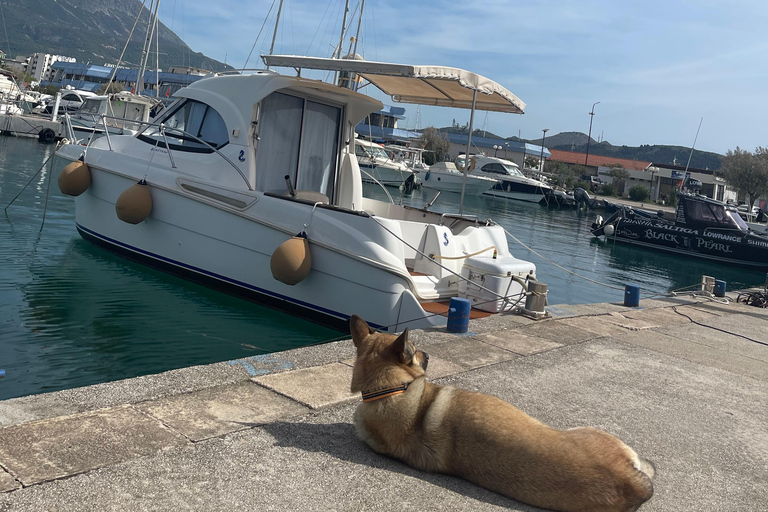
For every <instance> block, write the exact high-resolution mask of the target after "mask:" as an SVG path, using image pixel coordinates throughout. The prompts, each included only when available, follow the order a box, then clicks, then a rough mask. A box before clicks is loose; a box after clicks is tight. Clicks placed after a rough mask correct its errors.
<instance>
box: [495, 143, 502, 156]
mask: <svg viewBox="0 0 768 512" xmlns="http://www.w3.org/2000/svg"><path fill="white" fill-rule="evenodd" d="M500 149H501V146H497V145H496V144H494V145H493V157H494V158H496V154H497V153H498V152H499V150H500Z"/></svg>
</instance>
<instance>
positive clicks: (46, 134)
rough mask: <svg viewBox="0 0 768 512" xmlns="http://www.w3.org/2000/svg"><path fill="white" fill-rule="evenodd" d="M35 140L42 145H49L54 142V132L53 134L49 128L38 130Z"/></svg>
mask: <svg viewBox="0 0 768 512" xmlns="http://www.w3.org/2000/svg"><path fill="white" fill-rule="evenodd" d="M37 140H38V141H40V142H42V143H43V144H50V143H51V142H53V141H54V140H56V132H54V131H53V130H51V129H50V128H45V129H43V130H40V133H39V134H38V135H37Z"/></svg>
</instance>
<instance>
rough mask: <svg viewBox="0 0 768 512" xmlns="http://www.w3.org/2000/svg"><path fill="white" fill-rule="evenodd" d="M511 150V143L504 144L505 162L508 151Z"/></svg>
mask: <svg viewBox="0 0 768 512" xmlns="http://www.w3.org/2000/svg"><path fill="white" fill-rule="evenodd" d="M508 149H509V142H505V143H504V160H506V159H507V150H508Z"/></svg>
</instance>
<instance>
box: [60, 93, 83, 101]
mask: <svg viewBox="0 0 768 512" xmlns="http://www.w3.org/2000/svg"><path fill="white" fill-rule="evenodd" d="M61 99H62V100H64V101H80V98H79V97H78V96H77V95H76V94H65V95H64V96H62V97H61Z"/></svg>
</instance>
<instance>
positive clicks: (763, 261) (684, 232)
mask: <svg viewBox="0 0 768 512" xmlns="http://www.w3.org/2000/svg"><path fill="white" fill-rule="evenodd" d="M603 228H604V226H600V227H599V228H597V229H594V230H593V231H592V232H593V234H595V235H601V234H603V235H604V234H605V233H604V232H603V231H602V230H603ZM606 239H607V240H609V241H611V242H613V241H616V242H622V243H626V244H631V245H637V246H640V247H646V248H649V249H656V250H662V251H667V252H672V253H676V254H683V255H686V256H689V257H690V256H693V257H697V258H704V259H708V260H712V261H717V262H720V263H727V264H733V265H740V266H749V267H753V268H768V237H764V236H759V235H751V234H747V235H742V234H741V233H738V234H731V233H727V232H725V233H723V232H718V231H714V230H707V229H704V230H701V229H689V228H684V227H680V226H672V225H664V224H660V223H657V222H654V221H653V220H650V219H646V218H635V219H622V220H621V222H619V223H618V224H617V225H616V226H615V228H614V233H613V234H612V235H611V236H606Z"/></svg>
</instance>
